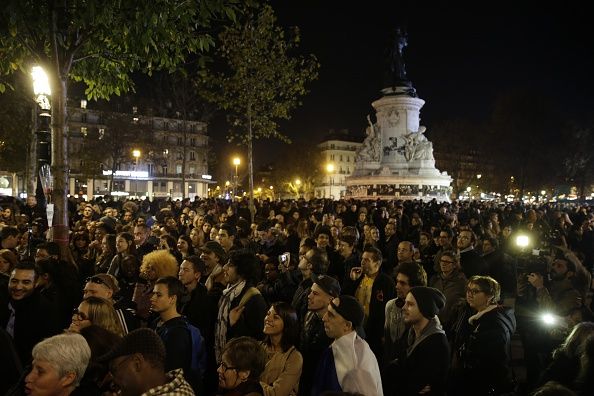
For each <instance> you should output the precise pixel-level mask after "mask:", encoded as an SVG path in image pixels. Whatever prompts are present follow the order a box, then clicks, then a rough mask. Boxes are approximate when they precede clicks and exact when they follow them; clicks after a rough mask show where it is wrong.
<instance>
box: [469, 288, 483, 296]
mask: <svg viewBox="0 0 594 396" xmlns="http://www.w3.org/2000/svg"><path fill="white" fill-rule="evenodd" d="M482 292H483V291H482V290H481V289H476V288H472V287H467V288H466V294H472V295H473V296H476V295H477V294H479V293H482Z"/></svg>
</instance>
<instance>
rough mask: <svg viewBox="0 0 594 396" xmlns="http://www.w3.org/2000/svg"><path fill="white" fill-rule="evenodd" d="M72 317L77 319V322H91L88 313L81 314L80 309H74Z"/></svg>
mask: <svg viewBox="0 0 594 396" xmlns="http://www.w3.org/2000/svg"><path fill="white" fill-rule="evenodd" d="M72 316H74V317H76V319H77V320H89V317H88V316H87V314H86V313H84V312H80V311H79V310H78V308H74V310H73V311H72Z"/></svg>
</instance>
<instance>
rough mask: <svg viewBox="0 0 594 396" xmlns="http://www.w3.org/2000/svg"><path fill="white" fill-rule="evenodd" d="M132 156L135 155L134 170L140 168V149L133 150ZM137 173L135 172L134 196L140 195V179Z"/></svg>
mask: <svg viewBox="0 0 594 396" xmlns="http://www.w3.org/2000/svg"><path fill="white" fill-rule="evenodd" d="M132 157H134V172H136V171H137V170H138V158H140V150H138V149H134V150H132ZM136 177H137V176H136V173H135V174H134V196H135V197H136V196H138V179H137V178H136Z"/></svg>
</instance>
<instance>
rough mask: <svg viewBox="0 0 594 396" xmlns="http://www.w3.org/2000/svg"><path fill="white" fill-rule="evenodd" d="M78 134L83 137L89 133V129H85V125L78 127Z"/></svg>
mask: <svg viewBox="0 0 594 396" xmlns="http://www.w3.org/2000/svg"><path fill="white" fill-rule="evenodd" d="M80 134H81V135H83V136H84V137H87V135H88V134H89V130H88V129H87V127H80Z"/></svg>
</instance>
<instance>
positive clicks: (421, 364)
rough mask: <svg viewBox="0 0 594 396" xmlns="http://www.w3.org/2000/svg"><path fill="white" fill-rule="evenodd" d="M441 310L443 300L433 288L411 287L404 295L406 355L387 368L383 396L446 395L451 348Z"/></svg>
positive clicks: (440, 293)
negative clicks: (442, 322)
mask: <svg viewBox="0 0 594 396" xmlns="http://www.w3.org/2000/svg"><path fill="white" fill-rule="evenodd" d="M444 306H445V296H444V295H443V293H442V292H441V291H439V290H437V289H435V288H432V287H425V286H417V287H413V288H412V289H410V291H409V293H408V294H407V295H406V302H405V303H404V320H405V322H406V323H407V324H408V325H410V329H409V330H408V334H407V339H406V351H405V352H403V354H402V356H400V357H399V359H398V362H397V364H395V365H393V366H391V367H390V368H389V370H390V373H389V374H390V376H389V378H390V379H391V380H390V381H387V382H386V385H387V386H388V387H389V388H388V389H386V394H389V395H392V394H394V395H395V394H397V395H399V396H400V395H411V396H412V395H419V394H425V393H430V394H431V395H444V394H445V383H446V378H447V373H448V369H449V363H450V347H449V344H448V340H447V338H446V335H445V332H444V331H443V329H442V327H441V323H439V319H438V318H437V314H438V313H439V311H440V310H442V309H443V307H444Z"/></svg>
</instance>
